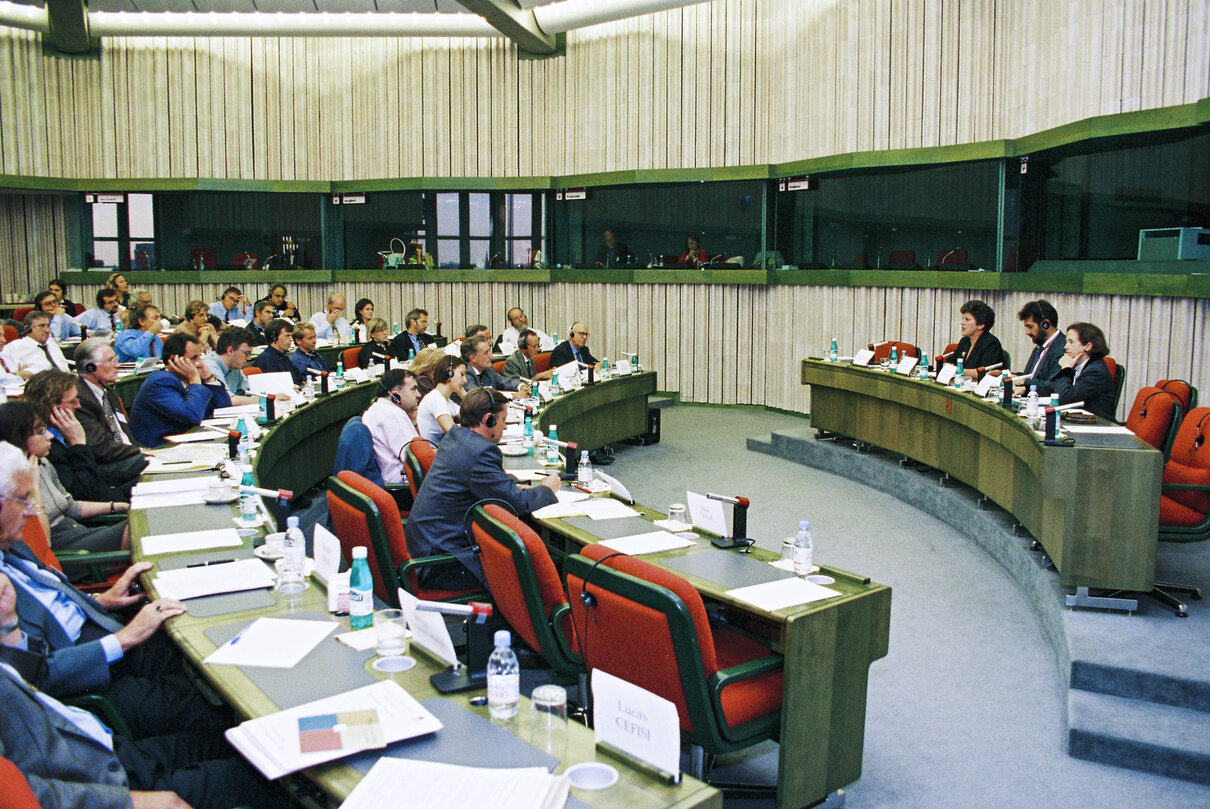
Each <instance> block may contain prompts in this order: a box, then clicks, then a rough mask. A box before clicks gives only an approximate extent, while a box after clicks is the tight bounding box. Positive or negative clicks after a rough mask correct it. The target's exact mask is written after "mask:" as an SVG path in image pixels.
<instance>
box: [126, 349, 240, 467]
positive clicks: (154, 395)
mask: <svg viewBox="0 0 1210 809" xmlns="http://www.w3.org/2000/svg"><path fill="white" fill-rule="evenodd" d="M201 354H202V348H201V345H200V344H199V343H198V339H197V338H196V337H194V336H193V335H192V334H185V333H182V332H173V333H172V334H171V335H169V337H168V339H167V340H166V341H165V342H164V370H163V371H155V372H153V373H152V374H151V375H150V376H148V377H147V381H146V382H144V383H143V387H141V388H139V394H138V396H136V397H135V400H134V407H132V408H131V409H130V421H131V430H133V431H134V435H135V438H137V439H138V440H139V443H141V444H143V445H144V446H147V447H158V446H159V445H160V444H163V443H164V438H165V437H166V436H169V435H173V434H175V433H183V432H185V431H187V430H190V429H192V428H193V427H196V426H198V425H199V424H201V423H202V420H203V419H208V418H210V417H211V416H213V415H214V409H215V408H216V407H230V406H231V397H230V396H229V395H228V394H227V388H226V387H225V386H224V385H223V381H222V380H221V379H216V378H215V377H214V374H213V373H212V372H211V371H210V369H209V368H207V367H206V364H205V363H204V362H202V357H201Z"/></svg>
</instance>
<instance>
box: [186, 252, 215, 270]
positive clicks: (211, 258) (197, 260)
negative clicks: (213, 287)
mask: <svg viewBox="0 0 1210 809" xmlns="http://www.w3.org/2000/svg"><path fill="white" fill-rule="evenodd" d="M199 264H200V265H201V269H203V270H213V269H215V268H216V267H218V254H217V253H215V252H214V248H213V247H201V248H198V249H196V250H190V251H189V266H190V268H194V267H197V266H198V265H199Z"/></svg>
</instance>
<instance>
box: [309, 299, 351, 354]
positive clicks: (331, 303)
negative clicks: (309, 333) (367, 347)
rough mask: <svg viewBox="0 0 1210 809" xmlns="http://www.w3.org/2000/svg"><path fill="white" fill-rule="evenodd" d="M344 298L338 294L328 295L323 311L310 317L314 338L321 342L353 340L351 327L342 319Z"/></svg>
mask: <svg viewBox="0 0 1210 809" xmlns="http://www.w3.org/2000/svg"><path fill="white" fill-rule="evenodd" d="M344 312H345V296H344V295H341V294H340V293H339V292H333V293H331V294H330V295H328V300H327V302H326V304H325V305H324V311H322V312H316V313H315V314H313V315H311V325H312V326H314V327H315V336H316V337H318V338H319V339H321V340H333V341H335V340H339V341H340V342H345V343H347V342H349V341H350V340H352V339H353V327H352V326H350V325H349V321H347V320H345V318H344Z"/></svg>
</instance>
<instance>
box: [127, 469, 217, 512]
mask: <svg viewBox="0 0 1210 809" xmlns="http://www.w3.org/2000/svg"><path fill="white" fill-rule="evenodd" d="M218 482H219V479H218V475H203V476H201V477H196V478H178V479H176V480H153V481H147V482H144V483H139V484H136V485H135V487H134V488H133V489H131V492H130V507H131V508H168V507H172V506H192V505H196V504H198V503H200V502H202V495H204V494H205V493H206V491H207V490H208V489H209V488H210V484H212V483H218Z"/></svg>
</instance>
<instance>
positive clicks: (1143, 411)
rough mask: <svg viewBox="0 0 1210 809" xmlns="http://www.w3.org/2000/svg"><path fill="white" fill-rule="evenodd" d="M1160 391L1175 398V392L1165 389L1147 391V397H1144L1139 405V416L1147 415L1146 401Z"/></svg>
mask: <svg viewBox="0 0 1210 809" xmlns="http://www.w3.org/2000/svg"><path fill="white" fill-rule="evenodd" d="M1161 393H1166V394H1168V395H1169V396H1171V397H1172V398H1173V399H1175V398H1176V394H1175V393H1168V391H1166V390H1157V391H1156V392H1155V393H1149V394H1147V398H1146V399H1144V400H1143V402H1142V404H1140V405H1139V418H1145V417H1146V416H1147V403H1148V402H1149V401H1151V397H1152V396H1159V395H1160V394H1161Z"/></svg>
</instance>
